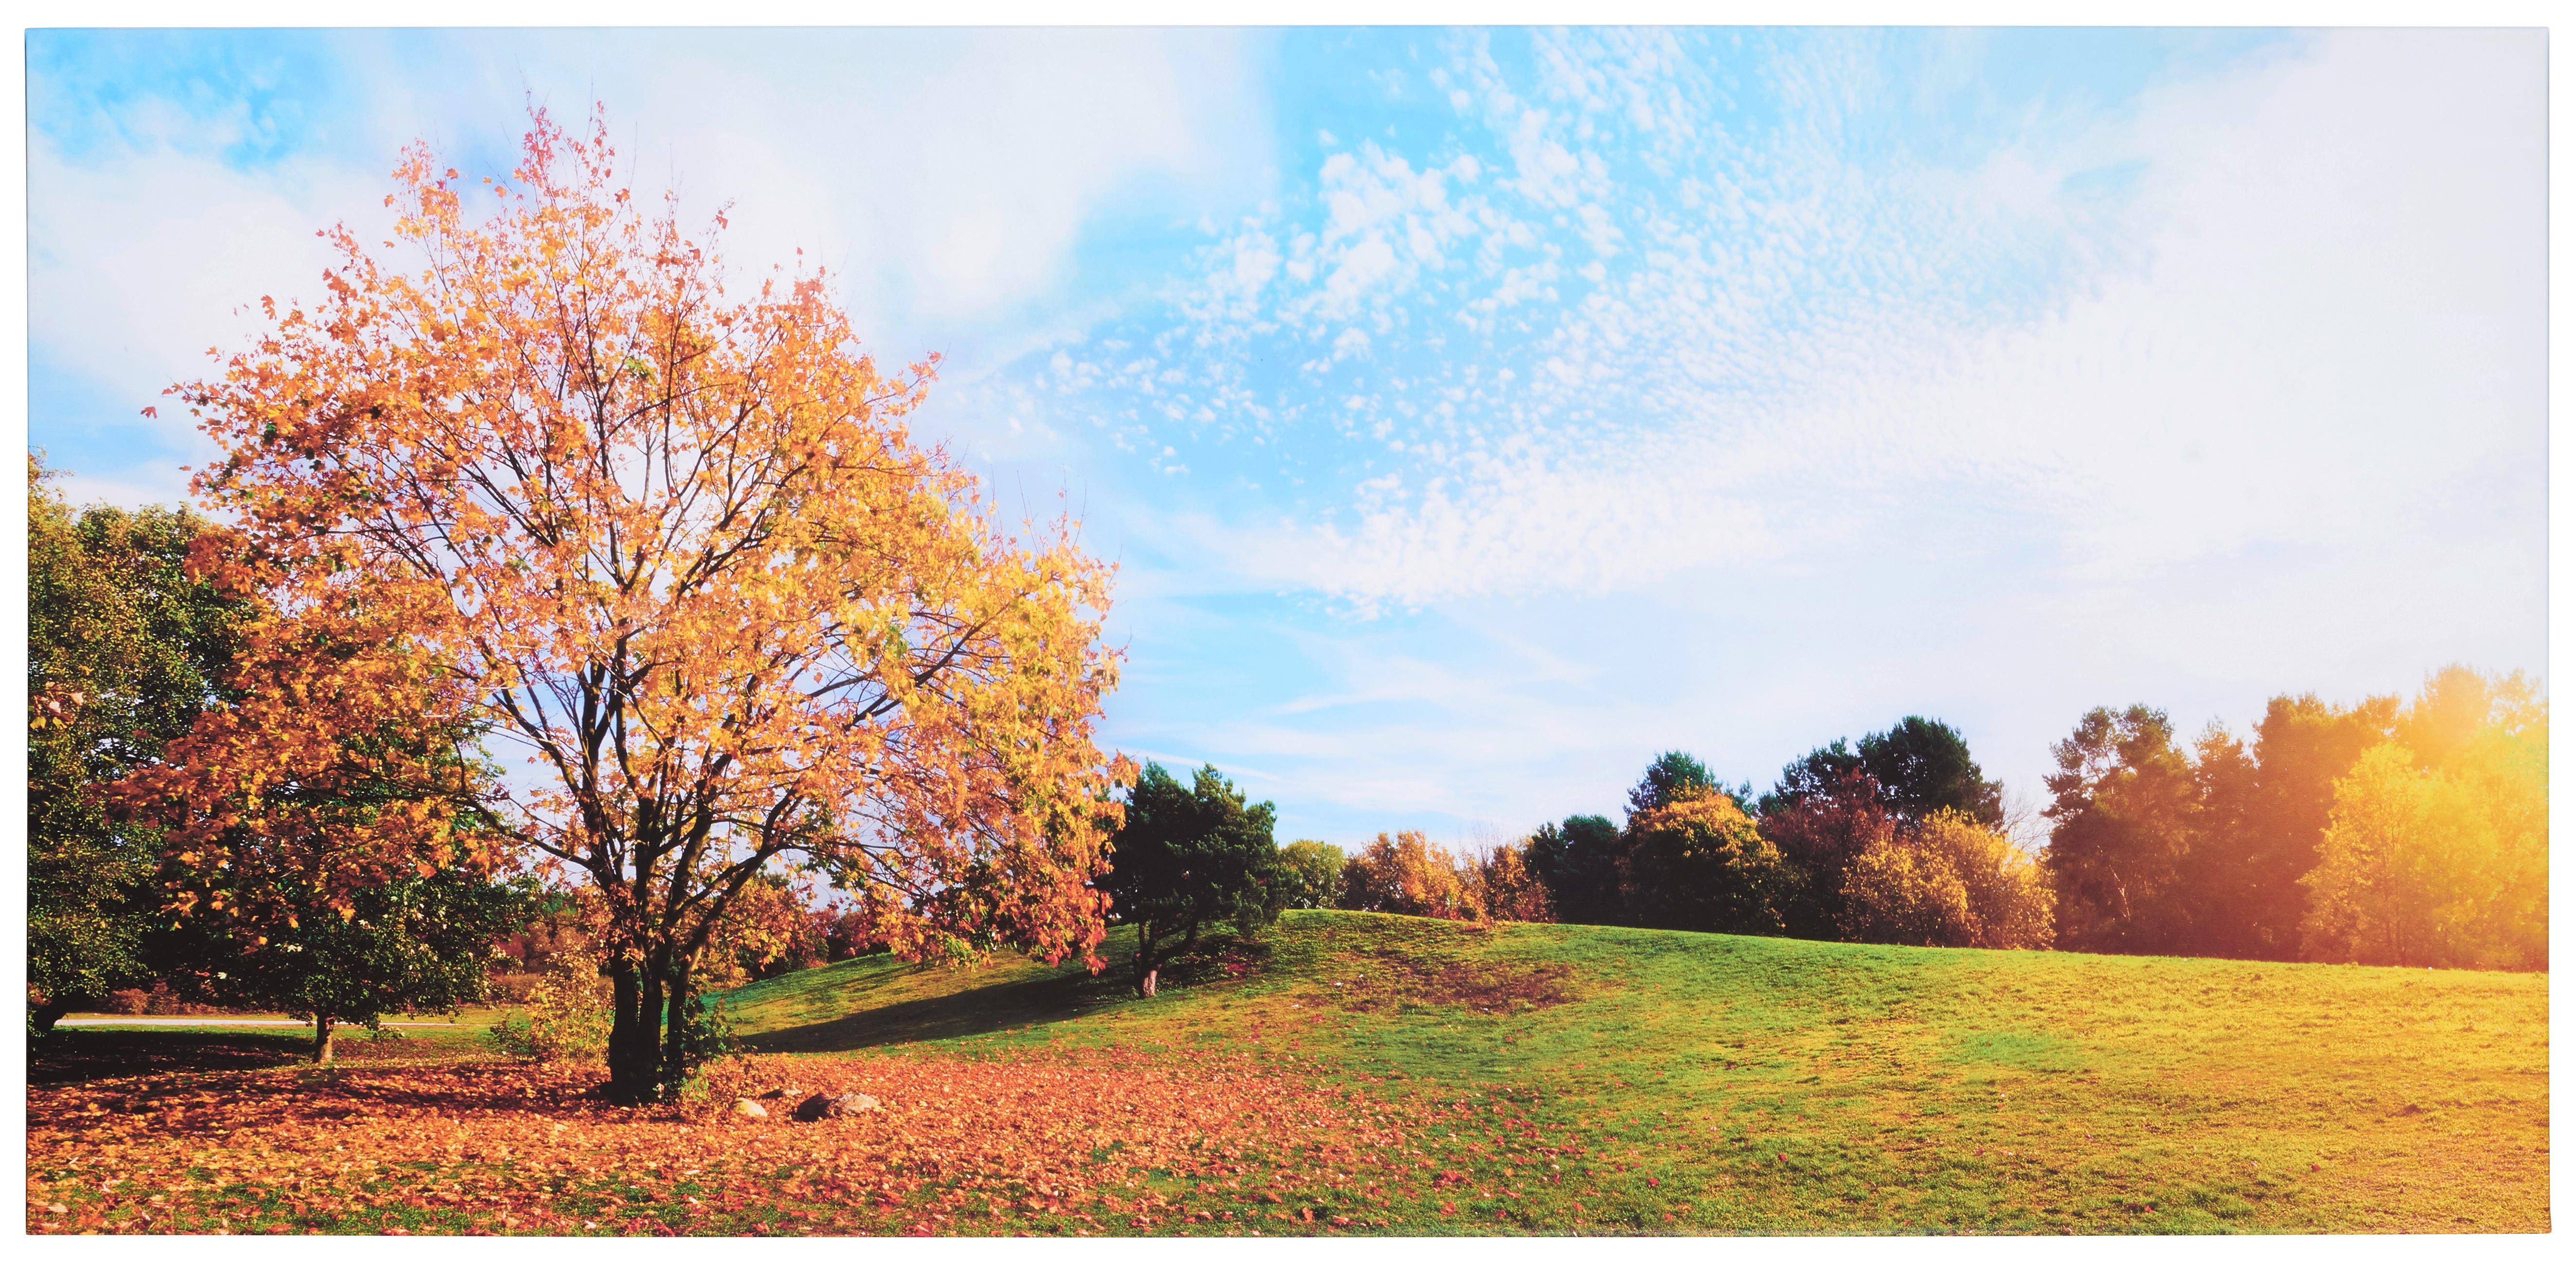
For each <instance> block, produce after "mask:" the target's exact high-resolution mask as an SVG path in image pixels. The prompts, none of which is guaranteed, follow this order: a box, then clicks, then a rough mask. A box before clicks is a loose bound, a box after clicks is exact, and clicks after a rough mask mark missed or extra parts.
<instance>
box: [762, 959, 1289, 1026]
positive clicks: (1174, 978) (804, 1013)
mask: <svg viewBox="0 0 2576 1262" xmlns="http://www.w3.org/2000/svg"><path fill="white" fill-rule="evenodd" d="M1267 954H1268V948H1267V947H1266V945H1263V944H1258V943H1252V942H1245V941H1240V940H1237V939H1233V938H1231V937H1225V936H1219V937H1215V938H1212V939H1209V940H1206V941H1204V942H1203V943H1202V944H1201V946H1200V948H1199V949H1198V950H1196V951H1193V952H1191V953H1190V954H1189V955H1187V956H1184V957H1182V958H1180V959H1177V960H1174V961H1172V962H1171V963H1169V964H1167V965H1166V966H1164V968H1163V972H1162V989H1163V990H1164V991H1165V992H1166V993H1170V992H1172V991H1176V990H1183V989H1187V988H1190V987H1192V986H1196V985H1201V984H1206V983H1210V982H1219V981H1228V980H1234V979H1239V978H1242V977H1245V976H1247V975H1249V974H1250V973H1252V972H1254V971H1256V970H1258V969H1259V968H1260V966H1261V965H1262V963H1263V962H1264V960H1265V959H1266V956H1267ZM1100 955H1101V959H1102V961H1103V962H1104V964H1105V965H1106V967H1104V968H1103V969H1102V970H1101V971H1100V972H1099V973H1098V974H1097V975H1094V974H1091V973H1087V972H1085V971H1084V970H1082V969H1081V968H1078V967H1074V966H1070V965H1068V966H1065V967H1061V968H1049V967H1047V966H1045V965H1041V964H1036V963H1019V964H1014V965H1009V966H1006V967H1002V968H998V969H996V970H995V971H994V972H993V973H991V974H989V976H991V978H992V980H990V981H985V982H983V983H981V984H977V983H976V982H975V980H974V979H975V977H976V976H977V975H976V974H972V973H963V974H961V973H955V972H950V971H948V970H947V967H946V966H942V965H937V964H912V965H904V964H897V963H894V962H893V961H891V960H888V959H885V958H884V957H876V958H874V959H869V960H854V961H849V962H846V963H844V964H837V965H833V966H831V967H829V968H824V969H815V970H811V971H809V972H807V973H804V974H802V975H792V976H790V977H787V978H781V979H778V980H777V981H774V982H769V983H763V984H762V986H763V988H765V989H766V990H767V992H768V993H766V994H764V995H762V996H760V998H759V999H758V1000H757V1002H760V1003H762V1004H764V1005H776V1006H777V1007H783V1008H786V1009H788V1011H789V1012H790V1013H792V1014H793V1015H789V1016H787V1017H786V1018H785V1020H784V1021H780V1022H779V1023H778V1024H776V1025H775V1026H774V1027H773V1028H771V1029H767V1030H763V1031H761V1032H759V1033H756V1034H747V1035H744V1036H743V1038H742V1044H743V1046H744V1047H745V1048H747V1049H748V1050H751V1051H756V1052H846V1051H857V1050H860V1049H863V1048H871V1047H883V1046H887V1045H890V1044H896V1043H916V1042H924V1041H932V1040H939V1039H962V1038H974V1037H978V1036H981V1035H988V1034H998V1033H1001V1032H1003V1031H1006V1030H1014V1029H1024V1028H1027V1027H1030V1026H1045V1025H1052V1024H1055V1023H1057V1022H1060V1021H1067V1020H1072V1019H1074V1018H1077V1017H1080V1016H1083V1015H1086V1014H1088V1013H1091V1012H1095V1011H1098V1010H1100V1009H1102V1008H1107V1007H1113V1006H1116V1005H1119V1004H1124V1003H1127V1002H1130V1001H1132V1000H1133V999H1134V997H1135V991H1134V989H1133V967H1134V959H1135V943H1134V939H1133V937H1132V936H1131V935H1127V934H1120V933H1113V934H1112V935H1111V937H1110V940H1109V941H1108V942H1105V943H1103V944H1102V945H1101V947H1100ZM926 989H927V990H939V991H942V992H944V993H935V994H919V992H920V991H922V990H926ZM907 994H912V995H917V997H913V998H903V997H901V996H904V995H907ZM742 996H743V997H744V998H746V999H749V998H751V997H752V996H751V993H750V992H748V991H746V992H742ZM771 1020H773V1021H777V1020H778V1019H777V1018H772V1019H771Z"/></svg>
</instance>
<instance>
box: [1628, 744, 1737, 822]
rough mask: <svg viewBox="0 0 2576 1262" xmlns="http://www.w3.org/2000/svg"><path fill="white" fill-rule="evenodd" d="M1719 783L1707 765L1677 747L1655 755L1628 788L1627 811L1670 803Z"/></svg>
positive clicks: (1710, 789) (1695, 794)
mask: <svg viewBox="0 0 2576 1262" xmlns="http://www.w3.org/2000/svg"><path fill="white" fill-rule="evenodd" d="M1719 787H1720V786H1719V785H1718V783H1717V777H1716V776H1714V775H1711V774H1710V773H1709V770H1708V765H1707V764H1705V763H1703V762H1701V761H1700V760H1699V759H1697V758H1693V757H1691V756H1690V755H1688V754H1685V753H1683V752H1682V751H1680V750H1678V749H1676V750H1671V751H1668V752H1666V753H1663V754H1659V755H1657V756H1656V758H1655V761H1654V762H1652V763H1650V764H1648V765H1647V767H1646V774H1645V775H1644V777H1642V778H1640V779H1639V780H1638V781H1637V787H1635V788H1633V789H1630V790H1628V813H1629V814H1630V815H1639V814H1643V813H1645V812H1647V811H1651V810H1655V809H1656V808H1658V807H1665V806H1670V805H1672V804H1673V803H1675V802H1678V801H1681V800H1682V799H1683V798H1687V797H1696V796H1698V795H1699V794H1702V793H1707V792H1714V791H1716V790H1717V789H1718V788H1719Z"/></svg>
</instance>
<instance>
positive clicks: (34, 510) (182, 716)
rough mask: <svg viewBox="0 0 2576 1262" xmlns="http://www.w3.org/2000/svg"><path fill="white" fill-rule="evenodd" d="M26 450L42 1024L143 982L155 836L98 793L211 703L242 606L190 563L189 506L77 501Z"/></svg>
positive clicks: (34, 984) (146, 980)
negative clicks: (77, 504)
mask: <svg viewBox="0 0 2576 1262" xmlns="http://www.w3.org/2000/svg"><path fill="white" fill-rule="evenodd" d="M51 476H52V474H51V472H50V471H48V470H47V469H46V468H45V467H44V464H43V462H42V460H41V459H40V458H39V457H37V456H35V455H32V454H31V455H30V456H29V457H28V458H27V711H28V715H27V836H26V840H27V983H28V987H29V989H30V991H31V992H32V997H33V998H34V1002H33V1003H32V1004H31V1005H30V1009H29V1014H28V1015H29V1019H30V1021H31V1023H32V1024H33V1025H34V1026H35V1027H36V1028H38V1029H49V1028H51V1027H52V1025H53V1023H54V1022H55V1020H56V1019H58V1018H60V1017H61V1016H62V1014H64V1013H66V1012H69V1011H72V1010H73V1009H74V1008H75V1007H77V1006H83V1005H94V1004H98V1003H100V1002H102V1001H103V1000H104V999H105V997H106V996H107V995H108V993H109V992H111V991H115V990H120V989H125V988H129V987H140V986H146V985H149V984H150V983H151V982H152V981H153V980H154V978H155V977H156V976H157V975H158V971H159V970H158V969H157V968H156V966H155V964H154V962H153V960H152V959H151V958H150V955H151V953H150V950H149V942H150V935H151V934H152V932H153V930H154V926H156V925H158V924H162V923H164V918H163V917H162V916H160V914H159V913H160V910H161V908H160V897H159V891H158V890H157V889H155V888H153V885H152V875H153V869H154V866H155V864H156V862H157V860H158V858H159V850H160V838H159V833H158V831H157V830H156V829H154V828H152V827H151V826H150V825H149V824H148V823H147V822H139V821H132V820H127V821H118V820H115V819H111V818H110V817H109V816H108V814H107V812H106V810H105V809H104V803H103V800H102V799H101V797H100V794H99V790H100V789H101V788H103V787H104V786H106V785H108V784H111V783H113V782H115V781H117V780H120V779H122V778H123V777H125V776H126V775H128V774H129V773H131V772H133V771H134V770H135V769H137V768H139V767H141V766H144V765H145V764H147V763H149V762H151V761H152V760H153V759H155V758H157V757H159V756H160V754H161V752H162V749H163V747H164V746H165V745H166V744H167V743H168V742H169V741H171V740H173V739H176V738H177V737H179V736H181V735H184V734H185V733H186V732H187V731H188V728H189V726H190V725H191V724H193V723H194V722H195V721H196V718H197V715H198V713H199V712H200V711H202V710H203V709H204V708H205V707H206V706H208V705H210V704H213V703H215V702H216V700H217V697H218V693H219V691H220V688H221V684H222V680H223V678H224V675H225V672H226V669H227V668H228V665H229V663H230V661H231V660H232V657H233V655H234V653H235V651H236V649H237V648H238V642H239V636H240V628H241V626H242V625H243V623H244V622H246V621H247V619H248V616H249V608H248V606H247V605H245V604H244V603H243V602H241V601H239V600H235V599H229V598H226V597H225V596H223V595H221V594H219V593H217V592H216V591H215V589H214V588H213V587H212V586H211V585H210V584H207V583H203V582H199V581H196V580H194V579H191V578H190V577H189V576H188V573H187V557H188V549H189V547H190V545H191V544H192V542H193V541H194V540H195V538H196V536H197V534H198V533H199V531H200V530H201V529H202V528H203V524H204V523H203V522H202V520H201V519H199V518H198V517H197V516H196V515H195V514H193V513H190V512H188V511H187V510H185V509H179V510H175V511H174V510H171V509H166V508H158V507H153V508H144V509H139V510H135V511H132V512H128V511H125V510H122V509H117V508H110V507H105V506H92V507H89V508H86V509H82V510H80V511H79V512H78V513H75V512H74V511H73V510H72V509H71V508H70V506H68V505H67V504H65V503H64V502H63V499H62V497H61V495H60V494H59V493H58V492H56V491H55V490H54V488H53V487H52V486H51V485H50V481H49V480H50V478H51Z"/></svg>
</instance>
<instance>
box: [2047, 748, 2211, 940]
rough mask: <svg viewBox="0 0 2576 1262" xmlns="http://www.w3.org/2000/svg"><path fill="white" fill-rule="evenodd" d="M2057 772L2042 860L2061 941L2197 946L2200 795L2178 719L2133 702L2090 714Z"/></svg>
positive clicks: (2060, 755)
mask: <svg viewBox="0 0 2576 1262" xmlns="http://www.w3.org/2000/svg"><path fill="white" fill-rule="evenodd" d="M2050 752H2051V753H2053V754H2054V755H2055V757H2056V760H2057V768H2058V770H2057V774H2055V775H2052V776H2050V777H2048V790H2049V792H2050V793H2051V794H2052V795H2054V799H2055V800H2054V801H2053V802H2052V803H2051V804H2050V806H2049V808H2048V810H2047V812H2046V814H2047V816H2048V818H2049V820H2050V821H2051V828H2050V830H2049V841H2048V851H2047V854H2046V856H2045V858H2044V860H2043V861H2044V862H2045V863H2046V864H2047V866H2048V871H2049V874H2050V877H2051V878H2052V879H2053V880H2054V882H2055V884H2056V888H2057V911H2056V916H2057V937H2058V942H2057V944H2058V945H2059V946H2060V947H2063V948H2067V949H2069V950H2078V951H2104V952H2119V953H2136V954H2153V953H2161V952H2175V951H2186V950H2189V949H2190V946H2191V943H2192V910H2193V909H2192V900H2191V899H2190V898H2189V897H2188V894H2189V888H2188V881H2189V876H2190V872H2189V869H2188V866H2187V865H2188V860H2189V857H2190V852H2191V847H2192V842H2193V840H2194V837H2195V835H2196V833H2197V831H2198V827H2199V814H2200V807H2201V794H2200V788H2199V785H2198V782H2197V781H2196V780H2195V779H2194V777H2193V774H2192V770H2193V769H2192V765H2191V761H2190V759H2189V758H2187V757H2186V756H2185V754H2184V751H2183V750H2182V749H2181V748H2180V747H2178V746H2177V745H2176V744H2175V743H2174V731H2173V722H2172V720H2170V719H2168V718H2167V717H2166V716H2165V713H2164V712H2163V711H2161V710H2156V709H2152V708H2149V707H2147V706H2144V705H2133V706H2130V707H2129V708H2128V709H2127V710H2124V711H2120V712H2117V713H2114V712H2113V711H2111V710H2109V709H2107V708H2103V709H2095V710H2093V711H2091V712H2089V713H2087V714H2086V715H2085V716H2084V718H2083V719H2082V721H2080V722H2079V723H2077V724H2076V727H2075V731H2074V732H2073V733H2072V734H2071V735H2069V736H2068V737H2067V738H2066V739H2065V740H2062V741H2059V742H2058V743H2057V744H2056V745H2055V746H2053V747H2051V751H2050Z"/></svg>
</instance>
